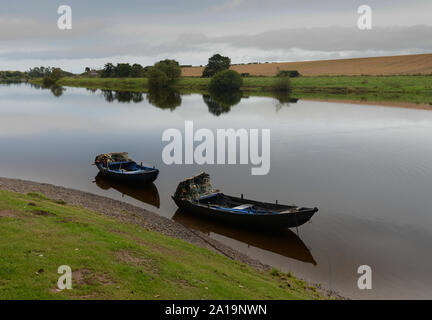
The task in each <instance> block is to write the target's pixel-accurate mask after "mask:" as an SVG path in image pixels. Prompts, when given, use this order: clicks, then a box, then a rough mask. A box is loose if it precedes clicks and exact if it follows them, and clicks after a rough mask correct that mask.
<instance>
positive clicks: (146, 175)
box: [95, 152, 159, 184]
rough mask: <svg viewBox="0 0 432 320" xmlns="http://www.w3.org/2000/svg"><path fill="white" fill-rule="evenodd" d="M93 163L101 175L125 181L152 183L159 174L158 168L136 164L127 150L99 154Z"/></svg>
mask: <svg viewBox="0 0 432 320" xmlns="http://www.w3.org/2000/svg"><path fill="white" fill-rule="evenodd" d="M95 165H96V166H97V168H98V169H99V173H100V174H101V175H102V176H104V177H107V178H110V179H113V180H117V181H121V182H127V183H136V184H144V183H152V182H153V181H155V180H156V178H157V177H158V175H159V170H158V169H155V168H154V167H153V168H150V167H146V166H143V165H142V163H141V164H137V163H136V162H135V161H133V160H132V159H130V158H129V156H128V153H127V152H116V153H104V154H100V155H98V156H97V157H96V159H95Z"/></svg>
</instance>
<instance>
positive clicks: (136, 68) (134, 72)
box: [130, 63, 144, 78]
mask: <svg viewBox="0 0 432 320" xmlns="http://www.w3.org/2000/svg"><path fill="white" fill-rule="evenodd" d="M130 76H131V77H132V78H141V77H143V76H144V68H143V66H142V65H140V64H138V63H135V64H133V65H132V68H131V71H130Z"/></svg>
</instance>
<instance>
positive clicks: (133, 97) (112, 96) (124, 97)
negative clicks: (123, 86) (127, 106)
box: [102, 90, 144, 103]
mask: <svg viewBox="0 0 432 320" xmlns="http://www.w3.org/2000/svg"><path fill="white" fill-rule="evenodd" d="M102 95H103V97H104V98H105V100H106V101H108V102H113V101H115V100H117V101H118V102H131V101H133V102H135V103H138V102H141V101H143V99H144V98H143V94H142V93H141V92H132V91H112V90H102Z"/></svg>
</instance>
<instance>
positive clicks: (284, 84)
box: [271, 77, 291, 92]
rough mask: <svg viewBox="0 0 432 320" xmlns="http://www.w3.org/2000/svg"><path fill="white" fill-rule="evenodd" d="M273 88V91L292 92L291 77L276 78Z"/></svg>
mask: <svg viewBox="0 0 432 320" xmlns="http://www.w3.org/2000/svg"><path fill="white" fill-rule="evenodd" d="M271 88H272V90H273V91H277V92H290V91H291V80H290V78H289V77H279V78H277V79H276V80H275V82H274V83H273V85H272V86H271Z"/></svg>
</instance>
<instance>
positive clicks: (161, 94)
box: [147, 88, 182, 111]
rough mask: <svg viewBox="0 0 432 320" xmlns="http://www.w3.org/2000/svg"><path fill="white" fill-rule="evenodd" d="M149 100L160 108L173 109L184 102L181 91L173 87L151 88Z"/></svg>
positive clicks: (148, 95)
mask: <svg viewBox="0 0 432 320" xmlns="http://www.w3.org/2000/svg"><path fill="white" fill-rule="evenodd" d="M147 100H148V102H149V103H151V104H152V105H154V106H156V107H158V108H161V109H170V110H171V111H173V110H174V109H175V108H177V107H178V106H180V105H181V102H182V99H181V95H180V92H178V91H177V90H175V89H173V88H150V90H149V92H148V93H147Z"/></svg>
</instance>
